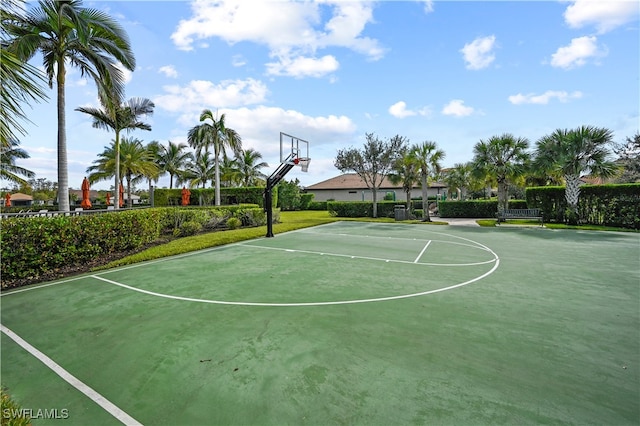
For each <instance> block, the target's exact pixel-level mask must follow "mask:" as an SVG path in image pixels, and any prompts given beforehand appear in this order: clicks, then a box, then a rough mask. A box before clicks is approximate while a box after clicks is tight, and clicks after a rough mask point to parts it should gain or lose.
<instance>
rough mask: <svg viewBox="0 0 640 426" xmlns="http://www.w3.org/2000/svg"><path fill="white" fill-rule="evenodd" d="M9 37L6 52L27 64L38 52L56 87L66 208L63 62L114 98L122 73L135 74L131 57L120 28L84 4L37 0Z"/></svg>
mask: <svg viewBox="0 0 640 426" xmlns="http://www.w3.org/2000/svg"><path fill="white" fill-rule="evenodd" d="M5 29H6V30H7V33H8V34H9V35H10V36H11V37H13V39H12V40H11V42H10V43H9V44H8V45H7V50H8V51H9V52H12V53H13V54H15V55H16V56H17V57H18V59H20V60H22V61H24V62H27V61H28V60H29V59H31V58H32V57H33V56H34V55H35V54H36V52H38V51H39V52H41V53H42V58H43V65H44V70H45V74H46V76H47V78H48V80H49V87H50V88H53V84H54V80H55V84H56V89H57V117H58V203H59V208H60V210H63V211H68V210H69V174H68V170H67V167H68V164H67V136H66V119H65V118H66V117H65V84H66V74H67V71H66V67H67V64H70V65H73V66H76V67H79V68H80V72H81V74H82V75H88V76H89V77H91V79H93V80H94V81H95V82H96V84H97V86H98V91H99V92H101V93H110V94H112V95H113V96H115V97H117V98H118V99H121V98H122V93H123V90H124V74H123V72H122V71H121V70H120V69H119V66H120V65H122V66H123V67H124V68H126V69H128V70H130V71H133V70H134V69H135V58H134V55H133V51H132V50H131V46H130V44H129V39H128V36H127V34H126V32H125V31H124V29H123V28H122V27H121V26H120V25H119V24H118V23H117V22H116V21H114V20H113V19H112V18H111V17H110V16H109V15H108V14H106V13H104V12H101V11H99V10H96V9H88V8H84V7H82V0H40V1H39V2H38V7H36V8H34V9H32V10H31V11H30V12H29V13H28V14H27V15H26V16H25V17H24V18H22V19H20V20H19V21H16V22H15V23H13V24H11V25H9V26H8V27H5Z"/></svg>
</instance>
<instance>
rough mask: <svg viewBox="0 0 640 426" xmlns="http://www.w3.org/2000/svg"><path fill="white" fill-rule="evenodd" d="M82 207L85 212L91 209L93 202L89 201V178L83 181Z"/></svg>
mask: <svg viewBox="0 0 640 426" xmlns="http://www.w3.org/2000/svg"><path fill="white" fill-rule="evenodd" d="M80 205H81V206H82V208H83V209H85V210H89V209H90V208H91V201H90V200H89V180H88V179H87V178H84V179H83V180H82V202H80Z"/></svg>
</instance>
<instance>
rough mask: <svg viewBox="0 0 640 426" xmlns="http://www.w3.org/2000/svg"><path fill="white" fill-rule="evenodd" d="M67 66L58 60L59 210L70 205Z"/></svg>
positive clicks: (68, 208) (65, 208) (65, 209)
mask: <svg viewBox="0 0 640 426" xmlns="http://www.w3.org/2000/svg"><path fill="white" fill-rule="evenodd" d="M65 73H66V71H65V68H64V60H59V61H58V75H57V90H58V210H60V211H63V212H67V211H69V210H70V207H69V172H68V170H67V133H66V128H67V125H66V120H65V97H64V87H65Z"/></svg>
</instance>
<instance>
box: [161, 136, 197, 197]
mask: <svg viewBox="0 0 640 426" xmlns="http://www.w3.org/2000/svg"><path fill="white" fill-rule="evenodd" d="M152 144H154V143H153V142H152ZM153 149H154V151H155V153H156V161H157V163H158V166H159V167H160V170H161V172H162V173H169V189H173V178H174V177H179V176H180V175H181V174H183V173H184V171H185V169H186V168H187V164H189V162H191V161H193V160H194V157H193V153H191V152H187V151H186V149H187V144H184V143H180V144H175V143H173V142H171V141H169V143H168V144H167V146H164V145H162V144H159V143H157V142H155V147H154V148H153Z"/></svg>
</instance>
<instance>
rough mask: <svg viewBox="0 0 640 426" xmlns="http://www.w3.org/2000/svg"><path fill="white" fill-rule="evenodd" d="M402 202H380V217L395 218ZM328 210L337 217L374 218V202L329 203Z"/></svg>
mask: <svg viewBox="0 0 640 426" xmlns="http://www.w3.org/2000/svg"><path fill="white" fill-rule="evenodd" d="M406 204H407V203H406V202H402V201H378V217H395V207H396V206H404V207H405V208H406ZM327 210H328V211H329V213H330V214H331V215H332V216H336V217H373V202H372V201H327Z"/></svg>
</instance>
